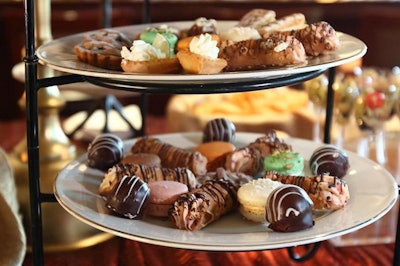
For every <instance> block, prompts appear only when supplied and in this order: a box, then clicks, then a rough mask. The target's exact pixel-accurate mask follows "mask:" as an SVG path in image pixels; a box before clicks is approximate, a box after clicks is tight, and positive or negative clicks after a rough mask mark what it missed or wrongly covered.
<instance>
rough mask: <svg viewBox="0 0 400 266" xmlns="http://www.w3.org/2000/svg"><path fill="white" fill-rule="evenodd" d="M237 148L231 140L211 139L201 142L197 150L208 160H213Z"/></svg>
mask: <svg viewBox="0 0 400 266" xmlns="http://www.w3.org/2000/svg"><path fill="white" fill-rule="evenodd" d="M235 148H236V147H235V145H233V144H232V143H230V142H226V141H211V142H204V143H201V144H199V145H198V146H197V147H196V149H195V150H196V151H198V152H200V153H201V154H203V155H204V156H205V157H206V158H207V160H208V162H211V161H213V160H215V159H216V158H218V157H220V156H221V155H224V154H226V153H228V152H231V151H234V150H235Z"/></svg>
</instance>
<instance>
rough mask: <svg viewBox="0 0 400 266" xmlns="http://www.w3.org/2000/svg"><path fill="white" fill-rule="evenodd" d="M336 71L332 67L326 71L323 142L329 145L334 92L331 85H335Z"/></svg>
mask: <svg viewBox="0 0 400 266" xmlns="http://www.w3.org/2000/svg"><path fill="white" fill-rule="evenodd" d="M335 75H336V69H335V68H334V67H332V68H330V69H329V70H328V91H327V96H326V111H325V112H326V113H325V127H324V142H325V143H331V127H332V119H333V101H334V99H333V98H334V97H335V95H334V94H335V91H334V90H333V84H334V83H335Z"/></svg>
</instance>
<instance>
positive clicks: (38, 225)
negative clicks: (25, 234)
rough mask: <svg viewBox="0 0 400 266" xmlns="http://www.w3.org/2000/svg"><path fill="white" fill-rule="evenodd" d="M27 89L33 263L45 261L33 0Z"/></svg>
mask: <svg viewBox="0 0 400 266" xmlns="http://www.w3.org/2000/svg"><path fill="white" fill-rule="evenodd" d="M24 3H25V36H26V37H25V57H24V62H25V93H26V110H27V115H26V133H27V134H26V136H27V146H28V147H27V148H28V173H29V187H30V195H29V197H30V212H31V237H32V253H33V264H34V265H43V236H42V217H41V214H42V208H41V199H40V182H39V178H40V170H39V165H40V164H39V136H38V132H39V130H38V128H39V126H38V125H39V122H38V117H39V114H38V106H37V90H38V88H37V82H36V79H37V64H38V58H37V57H36V55H35V17H34V11H35V10H34V0H26V1H25V2H24Z"/></svg>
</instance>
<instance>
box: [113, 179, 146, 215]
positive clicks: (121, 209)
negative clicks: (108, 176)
mask: <svg viewBox="0 0 400 266" xmlns="http://www.w3.org/2000/svg"><path fill="white" fill-rule="evenodd" d="M149 198H150V189H149V187H148V185H147V183H145V182H143V181H142V180H141V179H140V178H139V177H137V176H131V177H129V176H124V177H123V178H122V179H121V180H120V181H119V182H118V183H117V184H116V185H115V186H114V188H113V189H112V191H111V193H109V194H108V195H107V196H106V207H107V208H108V209H110V210H112V211H114V212H116V213H118V214H119V215H122V216H124V217H127V218H129V219H141V218H142V217H143V213H144V209H145V207H146V205H147V204H148V201H149Z"/></svg>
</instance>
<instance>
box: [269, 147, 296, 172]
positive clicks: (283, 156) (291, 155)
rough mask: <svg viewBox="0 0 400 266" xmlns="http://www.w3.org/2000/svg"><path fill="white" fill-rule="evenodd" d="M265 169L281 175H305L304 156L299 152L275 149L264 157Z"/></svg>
mask: <svg viewBox="0 0 400 266" xmlns="http://www.w3.org/2000/svg"><path fill="white" fill-rule="evenodd" d="M264 169H265V170H266V171H269V170H275V171H276V172H278V174H281V175H303V170H304V158H303V157H302V156H301V155H300V154H299V153H298V152H292V151H275V152H274V153H272V154H271V155H268V156H266V157H265V158H264Z"/></svg>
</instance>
